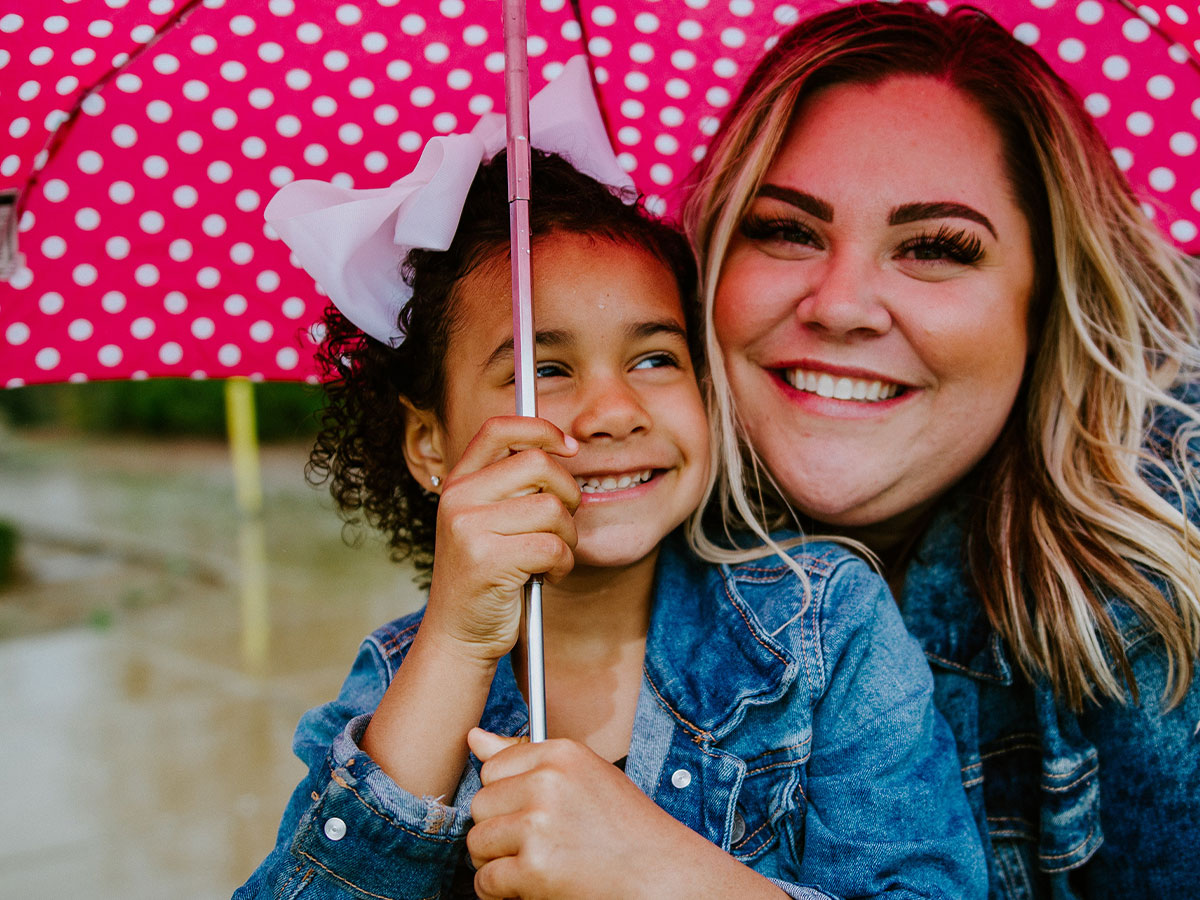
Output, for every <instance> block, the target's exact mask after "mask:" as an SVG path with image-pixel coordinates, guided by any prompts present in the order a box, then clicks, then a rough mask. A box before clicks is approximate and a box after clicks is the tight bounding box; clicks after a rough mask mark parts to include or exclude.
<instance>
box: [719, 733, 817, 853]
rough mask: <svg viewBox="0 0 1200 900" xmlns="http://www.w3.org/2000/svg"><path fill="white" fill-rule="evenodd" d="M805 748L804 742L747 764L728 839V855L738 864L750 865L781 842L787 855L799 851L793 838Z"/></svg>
mask: <svg viewBox="0 0 1200 900" xmlns="http://www.w3.org/2000/svg"><path fill="white" fill-rule="evenodd" d="M808 747H809V744H808V742H805V743H804V744H803V745H801V746H799V747H785V748H782V749H779V750H771V751H768V752H767V753H763V754H761V755H759V756H757V757H755V758H753V759H748V760H746V775H745V778H744V779H743V780H742V787H741V790H740V791H739V792H738V798H737V804H736V807H735V809H734V815H733V828H732V830H731V832H730V835H729V852H730V853H731V854H732V855H733V856H734V857H735V858H736V859H738V860H739V861H741V862H743V863H750V862H753V861H754V860H756V859H758V858H759V857H761V856H763V855H764V854H766V853H767V852H769V851H770V850H772V849H773V848H774V847H776V846H777V845H778V844H779V843H780V842H783V843H784V844H785V845H786V849H787V850H788V852H789V853H792V852H794V851H797V850H798V849H799V848H798V847H796V846H795V843H796V841H795V835H796V834H797V833H800V832H802V823H803V819H802V817H803V815H804V801H803V796H804V792H803V785H802V783H801V781H802V773H803V768H804V761H805V760H806V759H807V758H808Z"/></svg>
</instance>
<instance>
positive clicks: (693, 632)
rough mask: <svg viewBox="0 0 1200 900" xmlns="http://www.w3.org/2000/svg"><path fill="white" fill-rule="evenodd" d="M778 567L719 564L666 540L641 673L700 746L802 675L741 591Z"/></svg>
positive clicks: (681, 541) (675, 538)
mask: <svg viewBox="0 0 1200 900" xmlns="http://www.w3.org/2000/svg"><path fill="white" fill-rule="evenodd" d="M780 566H781V563H780V562H779V561H778V560H777V559H776V558H775V557H767V558H766V559H765V560H762V561H756V562H754V563H748V564H744V565H740V566H737V567H736V568H734V569H730V568H729V567H728V566H715V565H712V564H709V563H705V562H704V561H702V560H700V559H698V558H697V557H696V556H695V555H694V554H693V553H692V552H691V551H690V550H689V549H688V547H687V542H686V540H685V538H684V537H683V536H682V534H680V533H678V532H676V533H675V534H674V535H671V536H670V537H669V538H668V539H667V540H665V541H664V542H663V545H662V548H661V550H660V552H659V559H658V568H657V572H656V575H655V585H654V609H653V611H652V613H651V617H650V630H649V633H648V634H647V636H646V659H645V662H644V665H643V671H644V674H645V677H646V679H647V681H648V682H649V684H650V687H651V688H652V690H653V691H654V693H655V694H656V696H657V698H658V700H659V702H660V703H661V704H662V705H664V706H665V707H666V708H667V710H668V711H669V712H670V713H671V714H672V715H673V716H674V717H675V718H676V719H677V720H678V721H679V722H680V724H682V725H683V726H684V727H685V728H686V729H688V730H689V731H690V732H692V733H693V735H695V737H696V738H697V739H698V740H701V741H716V740H720V739H721V738H722V737H723V736H724V735H726V734H728V733H729V732H730V731H731V730H732V729H733V728H734V727H735V726H736V725H737V724H738V723H739V722H740V721H741V719H742V717H743V715H744V714H745V710H746V707H747V706H751V705H760V704H765V703H771V702H774V701H775V700H777V699H778V698H779V697H781V696H783V694H784V693H785V692H786V691H787V690H788V688H789V687H790V685H791V683H792V681H793V680H794V679H795V677H796V674H797V672H798V671H799V662H798V660H797V659H795V657H794V656H793V655H792V654H791V653H790V652H789V651H788V650H787V649H785V648H784V647H783V646H782V645H781V644H780V643H779V642H778V641H776V640H775V639H774V638H772V637H771V636H770V635H769V634H767V632H766V630H765V629H764V628H763V627H762V625H761V623H760V622H759V620H758V618H757V617H756V616H755V615H754V613H753V612H752V611H751V609H750V607H749V606H748V604H747V603H746V602H745V601H744V600H743V598H742V597H741V596H740V595H739V593H738V589H737V582H738V580H739V578H746V579H749V580H751V581H753V580H755V573H756V572H761V573H764V577H769V578H771V579H772V580H774V579H775V578H778V577H781V576H780V575H779V574H778V573H779V569H780ZM784 571H785V572H786V573H787V575H785V576H783V577H790V570H788V569H786V567H785V568H784ZM718 655H719V656H718Z"/></svg>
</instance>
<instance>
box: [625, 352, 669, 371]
mask: <svg viewBox="0 0 1200 900" xmlns="http://www.w3.org/2000/svg"><path fill="white" fill-rule="evenodd" d="M668 367H670V368H676V369H677V368H679V360H678V359H676V357H675V354H674V353H667V352H666V351H663V352H662V353H651V354H650V355H649V356H644V357H642V358H641V359H639V360H638V361H637V363H636V364H635V365H634V368H635V369H662V368H668Z"/></svg>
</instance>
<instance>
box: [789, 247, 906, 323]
mask: <svg viewBox="0 0 1200 900" xmlns="http://www.w3.org/2000/svg"><path fill="white" fill-rule="evenodd" d="M813 275H814V279H813V281H811V282H810V283H809V284H808V285H807V288H806V291H807V292H806V293H805V295H804V297H803V298H802V299H801V301H800V303H799V304H798V305H797V307H796V315H797V317H798V318H799V319H800V320H801V321H802V322H803V323H804V325H805V327H807V328H810V329H812V330H814V331H819V332H821V333H823V334H826V335H828V336H830V337H836V338H840V339H853V338H856V337H870V336H874V335H878V334H883V333H884V332H886V331H887V330H888V329H889V328H890V327H891V325H892V315H891V312H890V310H889V309H888V307H887V304H886V303H885V302H884V299H883V295H882V293H881V286H880V275H881V273H880V271H879V269H878V267H877V266H876V265H874V264H873V262H872V261H871V260H869V259H867V258H865V255H858V254H854V253H851V252H849V251H847V252H845V253H842V254H834V255H832V256H831V257H830V258H829V259H828V261H827V263H826V265H825V266H824V267H822V268H821V269H820V270H818V271H817V272H815V273H813Z"/></svg>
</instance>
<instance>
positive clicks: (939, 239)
mask: <svg viewBox="0 0 1200 900" xmlns="http://www.w3.org/2000/svg"><path fill="white" fill-rule="evenodd" d="M899 252H900V255H901V256H903V257H906V258H908V259H912V260H916V261H917V262H953V263H958V264H959V265H964V266H969V265H971V264H972V263H975V262H978V261H979V259H980V258H981V257H982V256H983V241H981V240H980V239H979V236H978V235H976V234H971V233H970V232H968V231H955V230H954V229H951V228H949V227H947V226H945V225H943V226H942V227H941V228H939V229H938V230H937V231H936V232H935V233H933V234H921V235H917V236H916V237H914V238H910V239H909V240H907V241H905V242H904V243H903V244H901V245H900V251H899Z"/></svg>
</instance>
